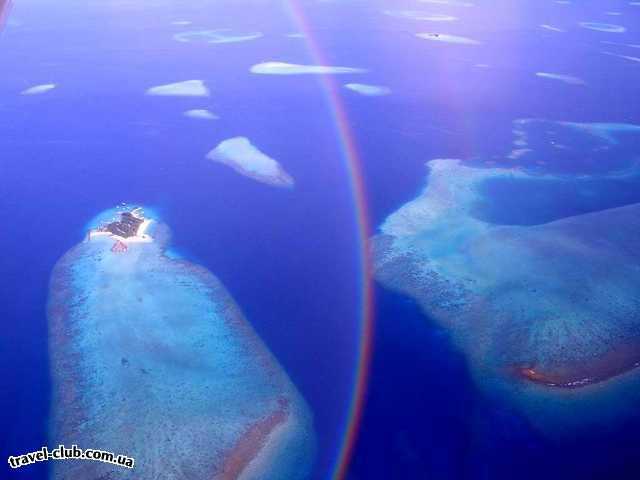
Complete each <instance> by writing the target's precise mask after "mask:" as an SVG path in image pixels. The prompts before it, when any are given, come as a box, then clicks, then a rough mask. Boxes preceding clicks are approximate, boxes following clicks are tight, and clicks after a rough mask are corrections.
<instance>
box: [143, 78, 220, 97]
mask: <svg viewBox="0 0 640 480" xmlns="http://www.w3.org/2000/svg"><path fill="white" fill-rule="evenodd" d="M147 95H157V96H174V97H208V96H209V89H208V88H207V86H206V85H205V84H204V82H203V81H202V80H185V81H184V82H177V83H168V84H166V85H158V86H157V87H151V88H149V89H148V90H147Z"/></svg>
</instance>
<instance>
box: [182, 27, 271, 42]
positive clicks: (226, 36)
mask: <svg viewBox="0 0 640 480" xmlns="http://www.w3.org/2000/svg"><path fill="white" fill-rule="evenodd" d="M260 37H262V33H261V32H250V33H243V34H239V33H236V34H234V33H233V32H232V30H231V29H219V30H192V31H190V32H181V33H176V34H175V35H174V36H173V39H174V40H175V41H176V42H182V43H192V42H194V43H195V42H200V43H238V42H247V41H249V40H255V39H257V38H260Z"/></svg>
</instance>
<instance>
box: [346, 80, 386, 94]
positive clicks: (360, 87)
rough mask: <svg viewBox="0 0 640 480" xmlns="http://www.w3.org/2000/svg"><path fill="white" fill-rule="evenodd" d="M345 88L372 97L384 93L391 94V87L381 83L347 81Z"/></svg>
mask: <svg viewBox="0 0 640 480" xmlns="http://www.w3.org/2000/svg"><path fill="white" fill-rule="evenodd" d="M344 88H346V89H348V90H352V91H354V92H357V93H359V94H361V95H366V96H370V97H379V96H383V95H389V94H390V93H391V89H390V88H389V87H384V86H381V85H368V84H365V83H346V84H345V85H344Z"/></svg>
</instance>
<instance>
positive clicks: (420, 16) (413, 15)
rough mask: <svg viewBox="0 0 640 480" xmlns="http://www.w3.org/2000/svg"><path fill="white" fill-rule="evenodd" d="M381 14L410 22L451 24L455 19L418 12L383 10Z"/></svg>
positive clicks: (449, 16)
mask: <svg viewBox="0 0 640 480" xmlns="http://www.w3.org/2000/svg"><path fill="white" fill-rule="evenodd" d="M382 13H384V14H385V15H389V16H391V17H398V18H408V19H411V20H425V21H429V22H453V21H455V20H457V19H458V18H457V17H454V16H453V15H446V14H444V13H429V12H422V11H419V10H384V11H383V12H382Z"/></svg>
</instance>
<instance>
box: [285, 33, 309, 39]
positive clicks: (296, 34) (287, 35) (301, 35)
mask: <svg viewBox="0 0 640 480" xmlns="http://www.w3.org/2000/svg"><path fill="white" fill-rule="evenodd" d="M285 37H288V38H306V35H305V34H304V33H300V32H294V33H287V34H286V35H285Z"/></svg>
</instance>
